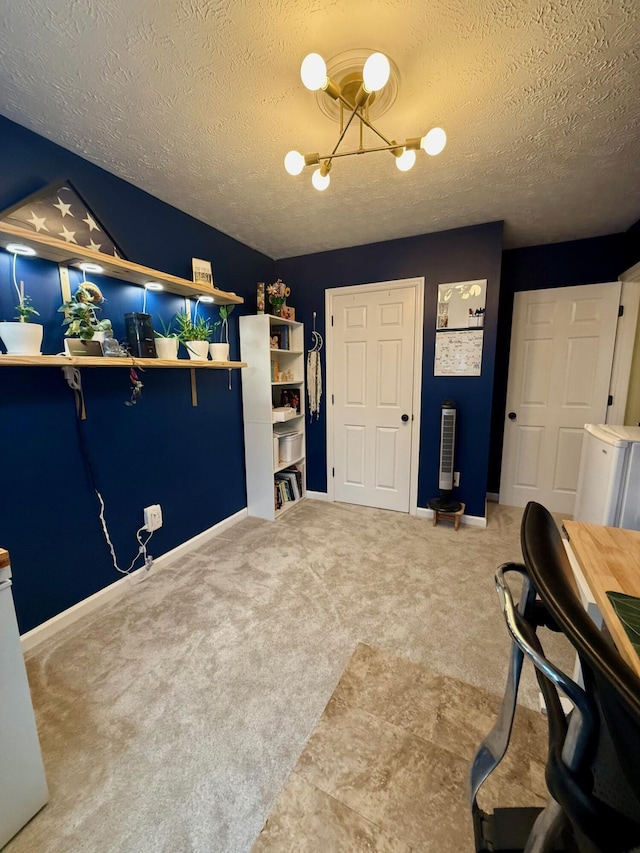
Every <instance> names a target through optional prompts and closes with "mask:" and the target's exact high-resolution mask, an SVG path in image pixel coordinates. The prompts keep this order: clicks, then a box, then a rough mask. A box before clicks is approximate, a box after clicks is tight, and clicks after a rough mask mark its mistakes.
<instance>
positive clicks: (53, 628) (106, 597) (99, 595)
mask: <svg viewBox="0 0 640 853" xmlns="http://www.w3.org/2000/svg"><path fill="white" fill-rule="evenodd" d="M246 517H247V510H246V508H245V509H241V510H239V512H236V513H235V514H234V515H230V516H229V518H225V519H223V520H222V521H219V522H218V523H217V524H214V525H213V527H210V528H209V529H208V530H203V531H202V533H198V534H197V535H196V536H194V537H192V538H191V539H188V540H187V541H186V542H183V543H182V544H181V545H177V546H176V547H175V548H172V549H171V551H167V553H166V554H162V555H161V556H160V557H154V559H153V568H152V571H153V572H156V571H158V569H161V568H162V566H163V565H164V564H166V563H168V562H169V561H170V560H173V559H174V558H175V557H177V556H178V555H179V554H182V553H186V552H187V551H191V550H192V549H193V548H196V547H197V546H198V545H200V544H201V543H202V542H206V541H207V539H211V538H212V537H214V536H219V535H220V534H221V533H223V532H224V531H225V530H228V529H229V528H230V527H233V526H234V525H235V524H237V523H238V522H239V521H242V520H243V519H244V518H246ZM146 573H147V570H146V569H144V568H142V569H136V570H135V571H134V572H131V574H129V575H127V576H126V577H122V578H120V579H119V580H117V581H115V582H114V583H112V584H109V586H105V587H104V589H100V590H98V592H94V594H93V595H90V596H89V597H88V598H85V599H83V600H82V601H79V602H78V603H77V604H74V605H73V606H72V607H69V608H68V609H67V610H63V611H62V613H58V614H57V615H56V616H52V617H51V619H47V621H46V622H43V623H42V624H41V625H37V626H36V627H35V628H32V629H31V630H30V631H26V632H25V633H24V634H22V636H21V637H20V642H21V644H22V651H23V652H28V651H29V650H31V649H33V648H35V646H37V645H39V644H40V643H42V642H44V641H45V640H48V639H49V638H50V637H52V636H53V635H54V634H57V633H58V631H61V630H62V629H63V628H67V627H68V626H69V625H71V624H73V623H74V622H76V621H77V620H78V619H80V618H81V617H83V616H86V615H87V614H88V613H91V612H92V611H94V610H97V609H98V608H100V607H104V605H105V604H108V603H109V602H110V601H113V600H114V599H115V598H120V597H121V596H123V595H125V594H126V592H127V590H128V589H129V588H130V587H131V586H135V584H136V583H140V582H141V580H142V576H143V575H145V574H146Z"/></svg>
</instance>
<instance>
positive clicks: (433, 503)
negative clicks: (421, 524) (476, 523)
mask: <svg viewBox="0 0 640 853" xmlns="http://www.w3.org/2000/svg"><path fill="white" fill-rule="evenodd" d="M455 446H456V404H455V403H454V402H453V400H443V402H442V405H441V407H440V458H439V464H438V488H439V490H440V497H439V498H433V500H430V501H429V508H430V509H437V510H439V511H440V512H457V511H458V510H459V509H460V507H461V506H462V504H461V503H460V501H457V500H454V498H453V456H454V451H455Z"/></svg>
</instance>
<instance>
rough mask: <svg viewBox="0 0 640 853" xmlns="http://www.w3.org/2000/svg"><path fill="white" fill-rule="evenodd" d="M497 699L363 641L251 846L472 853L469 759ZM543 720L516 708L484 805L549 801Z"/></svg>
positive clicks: (307, 852)
mask: <svg viewBox="0 0 640 853" xmlns="http://www.w3.org/2000/svg"><path fill="white" fill-rule="evenodd" d="M497 706H498V700H497V698H496V697H494V696H493V695H492V694H490V693H487V692H486V691H484V690H481V689H480V688H478V687H471V686H470V685H468V684H465V683H464V682H462V681H458V680H457V679H453V678H449V677H448V676H446V675H438V674H436V673H434V672H432V671H431V670H430V669H429V668H428V667H424V666H421V665H420V664H416V663H413V662H411V661H407V660H405V659H403V658H399V657H397V656H395V655H391V654H390V653H389V652H384V651H382V650H380V649H374V648H372V647H371V646H366V645H362V644H360V645H358V647H357V648H356V650H355V652H354V654H353V657H352V658H351V660H350V661H349V663H348V665H347V668H346V670H345V672H344V673H343V675H342V678H341V679H340V681H339V683H338V686H337V687H336V689H335V690H334V692H333V695H332V697H331V699H330V701H329V704H328V705H327V707H326V708H325V710H324V713H323V715H322V717H321V719H320V722H319V723H318V726H317V727H316V729H315V731H314V733H313V734H312V736H311V738H310V739H309V742H308V743H307V744H306V746H305V748H304V750H303V752H302V755H301V756H300V758H299V759H298V762H297V764H296V766H295V767H294V769H293V772H292V774H291V776H290V777H289V779H288V781H287V783H286V785H285V787H284V790H283V791H282V793H281V794H280V796H279V797H278V800H277V801H276V804H275V806H274V808H273V810H272V812H271V814H270V816H269V818H268V819H267V822H266V824H265V826H264V828H263V830H262V832H261V834H260V835H259V837H258V839H257V841H256V843H255V845H254V847H253V853H326V852H327V851H365V850H366V851H372V853H373V851H375V853H408V851H415V852H416V853H417V851H422V853H461V851H472V850H474V849H475V848H474V842H473V830H472V826H471V821H470V819H469V806H468V797H469V794H468V788H467V780H468V775H469V765H470V762H471V760H472V758H473V756H474V754H475V751H476V749H477V747H478V744H479V743H480V742H481V740H482V739H483V737H484V736H485V735H486V733H487V731H488V730H489V729H490V728H491V726H492V725H493V722H494V721H495V718H496V714H497V710H498V707H497ZM546 742H547V732H546V722H545V720H544V718H543V717H542V716H541V715H540V714H538V713H537V712H535V711H531V710H529V709H525V708H519V709H518V713H517V715H516V719H515V723H514V728H513V732H512V738H511V744H510V747H509V751H508V753H507V755H506V757H505V759H504V761H503V763H502V764H501V765H500V766H499V767H498V769H497V770H496V771H495V773H494V774H492V776H491V777H490V779H489V780H487V782H486V783H485V786H483V788H482V789H481V792H480V802H481V804H482V805H483V807H484V808H487V809H489V810H492V809H493V807H495V806H496V805H499V806H502V807H504V806H514V805H519V806H543V805H544V804H545V803H546V799H547V791H546V786H545V783H544V764H545V760H546V749H545V747H546Z"/></svg>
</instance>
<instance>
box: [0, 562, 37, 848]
mask: <svg viewBox="0 0 640 853" xmlns="http://www.w3.org/2000/svg"><path fill="white" fill-rule="evenodd" d="M5 553H6V552H5ZM0 709H1V714H2V716H1V719H0V847H3V846H4V845H5V844H6V843H7V841H9V839H10V838H13V836H14V835H15V834H16V832H18V830H20V829H21V828H22V827H23V826H24V825H25V823H27V821H29V820H30V819H31V818H32V817H33V815H34V814H35V813H36V812H37V811H39V810H40V809H41V808H42V806H44V804H45V803H46V802H47V799H48V796H49V795H48V792H47V783H46V780H45V775H44V766H43V764H42V756H41V754H40V743H39V741H38V732H37V729H36V721H35V717H34V714H33V706H32V704H31V694H30V692H29V682H28V681H27V672H26V669H25V665H24V658H23V656H22V647H21V645H20V635H19V633H18V623H17V620H16V611H15V607H14V604H13V593H12V590H11V568H10V567H9V566H4V567H3V568H0Z"/></svg>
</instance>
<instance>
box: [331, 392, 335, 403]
mask: <svg viewBox="0 0 640 853" xmlns="http://www.w3.org/2000/svg"><path fill="white" fill-rule="evenodd" d="M335 404H336V399H335V397H334V396H333V394H332V395H331V405H332V406H335Z"/></svg>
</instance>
